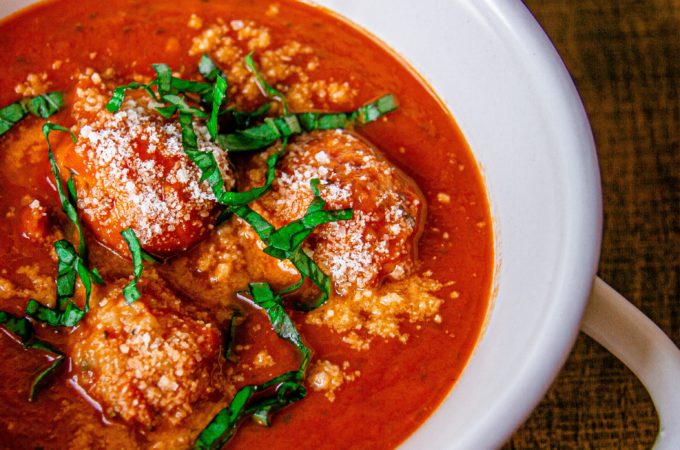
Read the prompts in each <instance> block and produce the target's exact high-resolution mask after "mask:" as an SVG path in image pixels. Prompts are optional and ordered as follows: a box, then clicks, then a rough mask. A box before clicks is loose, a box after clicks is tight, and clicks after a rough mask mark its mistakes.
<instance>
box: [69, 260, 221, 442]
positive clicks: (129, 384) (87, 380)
mask: <svg viewBox="0 0 680 450" xmlns="http://www.w3.org/2000/svg"><path fill="white" fill-rule="evenodd" d="M149 275H152V274H149ZM125 283H126V280H121V281H119V282H116V283H112V284H110V285H107V289H108V290H107V291H106V292H105V293H104V295H103V297H102V298H101V300H99V302H98V304H96V305H94V306H93V308H92V309H91V310H90V312H89V313H88V315H87V316H86V318H85V320H84V322H83V323H82V324H81V326H80V327H79V328H78V329H77V331H76V332H75V333H74V334H73V335H72V336H71V341H70V342H71V356H72V358H73V366H74V372H75V379H76V381H77V382H78V384H79V385H80V386H81V387H82V388H83V389H84V390H85V391H86V392H87V393H88V394H89V395H90V396H91V397H92V398H93V399H94V400H95V401H97V402H98V403H99V405H100V406H101V408H102V411H103V413H104V414H105V415H106V416H107V417H109V418H118V419H122V420H123V421H125V422H127V423H128V424H134V425H138V426H141V427H143V428H144V429H152V428H154V427H156V426H158V425H160V424H161V423H169V424H170V425H172V426H174V425H177V424H178V423H180V422H182V421H183V419H185V418H186V417H187V416H189V415H190V414H191V413H192V412H193V409H194V405H195V403H196V402H198V401H200V400H202V399H206V398H208V397H209V395H210V394H211V393H212V392H215V391H221V392H224V390H225V389H227V385H226V384H225V383H224V381H223V379H222V375H221V372H220V371H219V370H218V369H219V367H220V366H219V365H220V364H221V361H220V358H221V356H220V342H221V338H220V333H219V331H218V329H217V327H216V326H215V325H214V324H213V323H211V322H209V321H208V319H207V317H203V318H197V317H191V316H189V315H188V313H187V312H186V305H184V306H182V305H181V302H180V300H179V299H178V298H177V297H176V296H175V295H174V294H173V293H172V292H171V291H170V290H169V289H167V288H166V287H165V286H164V285H162V284H161V283H160V281H157V280H153V279H150V277H149V276H146V273H145V278H144V279H143V280H141V281H140V282H139V284H138V287H139V289H140V292H141V293H142V297H141V298H140V299H139V300H137V301H136V302H134V303H132V304H127V303H126V302H125V300H124V298H123V294H122V288H123V286H124V285H125ZM196 315H199V314H194V316H196Z"/></svg>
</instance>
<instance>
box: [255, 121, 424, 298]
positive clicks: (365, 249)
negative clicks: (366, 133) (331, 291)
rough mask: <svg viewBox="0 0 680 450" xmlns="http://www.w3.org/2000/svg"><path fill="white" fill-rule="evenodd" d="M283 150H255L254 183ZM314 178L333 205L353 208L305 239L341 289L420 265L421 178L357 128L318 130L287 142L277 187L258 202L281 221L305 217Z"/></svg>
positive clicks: (365, 284) (368, 283)
mask: <svg viewBox="0 0 680 450" xmlns="http://www.w3.org/2000/svg"><path fill="white" fill-rule="evenodd" d="M276 150H279V148H275V149H272V150H270V151H269V152H265V153H263V154H262V155H259V156H258V157H256V159H255V160H256V164H257V168H255V169H252V170H250V171H248V173H247V176H246V178H247V180H246V182H247V183H248V184H249V185H250V186H255V185H258V184H261V183H262V181H263V178H264V172H265V170H264V166H263V165H264V161H265V160H266V157H267V156H268V154H269V153H270V152H271V151H276ZM314 178H318V179H319V180H320V181H321V185H320V187H319V190H320V193H321V197H322V198H323V199H324V200H325V201H326V202H327V205H326V209H342V208H352V209H353V210H354V216H353V218H352V219H351V220H347V221H339V222H334V223H329V224H325V225H321V226H319V227H317V228H316V229H315V231H314V232H313V233H312V235H311V236H310V237H309V239H308V241H307V242H306V245H307V246H308V250H309V251H310V253H311V254H313V259H314V260H315V262H316V263H317V264H318V265H319V266H320V267H321V269H323V270H324V272H326V273H328V274H329V275H330V276H331V278H332V279H333V283H334V287H335V290H336V291H337V293H339V294H340V295H345V294H347V293H348V292H349V290H351V289H353V288H365V287H369V286H371V285H374V284H376V283H377V282H379V281H380V280H381V279H383V278H385V277H388V278H391V279H395V280H399V279H402V278H404V277H406V276H407V275H408V274H409V273H410V272H411V271H412V269H413V261H414V255H413V252H414V248H415V245H416V242H415V241H416V238H417V235H418V230H419V222H420V220H421V215H422V205H423V203H422V201H421V199H420V198H421V196H420V193H419V191H418V188H417V187H416V185H415V183H413V181H412V180H410V179H409V178H408V177H406V175H404V174H403V173H402V172H401V171H399V170H398V169H397V168H396V167H394V166H393V165H391V164H390V163H389V162H388V161H387V160H385V159H384V158H383V157H382V156H381V154H380V153H379V152H378V150H376V149H375V148H374V147H373V146H371V144H369V143H368V142H366V141H365V140H363V139H361V138H359V137H357V136H356V135H354V134H351V133H349V132H346V131H343V130H336V131H322V132H314V133H309V134H307V135H303V136H301V137H299V138H298V139H296V140H295V141H294V142H293V143H291V144H289V145H288V147H287V149H286V154H285V156H284V157H283V159H282V160H281V162H280V165H279V167H278V168H277V176H276V180H275V181H274V184H273V187H272V190H271V192H269V193H268V194H266V195H265V196H263V197H262V198H261V199H259V200H258V201H257V202H255V203H254V204H253V205H252V206H253V209H255V210H256V211H258V212H259V213H260V214H262V215H263V216H264V217H265V218H266V219H267V220H269V221H271V222H272V224H273V225H274V226H276V227H277V228H278V227H281V226H283V225H285V224H286V223H289V222H291V221H293V220H296V219H299V218H300V217H302V216H304V214H305V211H306V209H307V207H308V206H309V204H310V203H311V201H312V199H313V193H312V190H311V189H310V184H309V182H310V180H312V179H314Z"/></svg>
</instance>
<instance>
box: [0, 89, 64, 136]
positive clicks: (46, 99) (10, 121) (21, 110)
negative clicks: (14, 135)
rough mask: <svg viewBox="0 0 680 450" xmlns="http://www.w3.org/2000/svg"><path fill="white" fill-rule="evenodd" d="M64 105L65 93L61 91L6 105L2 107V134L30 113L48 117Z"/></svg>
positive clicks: (0, 132) (0, 117)
mask: <svg viewBox="0 0 680 450" xmlns="http://www.w3.org/2000/svg"><path fill="white" fill-rule="evenodd" d="M62 106H64V94H62V93H61V92H48V93H47V94H43V95H37V96H35V97H30V98H25V99H22V100H19V101H18V102H15V103H12V104H11V105H9V106H5V107H4V108H2V109H0V136H2V135H3V134H5V133H7V132H8V131H9V130H10V129H11V128H12V127H13V126H14V125H16V124H17V123H19V122H20V121H21V119H23V118H24V117H26V115H28V114H32V115H34V116H36V117H41V118H43V119H47V118H48V117H50V116H52V115H53V114H55V113H57V112H58V111H59V110H60V109H61V108H62Z"/></svg>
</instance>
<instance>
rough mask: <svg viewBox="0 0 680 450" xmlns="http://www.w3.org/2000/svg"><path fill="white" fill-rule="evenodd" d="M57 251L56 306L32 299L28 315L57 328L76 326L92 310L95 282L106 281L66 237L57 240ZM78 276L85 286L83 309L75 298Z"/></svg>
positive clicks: (27, 307)
mask: <svg viewBox="0 0 680 450" xmlns="http://www.w3.org/2000/svg"><path fill="white" fill-rule="evenodd" d="M54 249H55V251H56V253H57V259H58V263H57V282H56V285H57V305H56V307H55V308H54V309H52V308H48V307H46V306H44V305H43V304H42V303H40V302H38V301H37V300H34V299H30V300H29V302H28V304H27V305H26V315H27V316H29V317H32V318H34V319H35V320H38V321H40V322H44V323H47V324H48V325H51V326H55V327H72V326H75V325H77V324H78V323H79V322H80V321H81V320H82V319H83V317H85V314H87V312H88V311H89V310H90V296H91V294H92V284H93V283H94V284H103V283H104V280H102V278H101V276H100V275H99V272H97V270H96V269H93V270H89V269H88V268H87V266H86V265H85V262H84V261H83V259H82V258H81V257H80V256H79V255H78V253H76V250H75V248H73V245H72V244H71V243H70V242H69V241H66V240H60V241H57V242H55V243H54ZM76 276H77V277H78V278H80V281H81V283H82V284H83V287H84V288H85V306H84V307H83V309H80V308H79V307H78V306H77V305H76V304H75V302H74V301H73V296H74V294H75V287H76Z"/></svg>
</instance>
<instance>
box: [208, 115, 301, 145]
mask: <svg viewBox="0 0 680 450" xmlns="http://www.w3.org/2000/svg"><path fill="white" fill-rule="evenodd" d="M301 132H302V127H301V126H300V122H299V120H298V119H297V117H296V116H295V115H287V116H282V117H277V118H271V117H270V118H266V119H265V120H264V123H263V124H261V125H256V126H254V127H251V128H246V129H245V130H240V131H236V132H235V133H230V134H222V135H219V136H218V137H217V144H218V145H219V146H220V147H222V148H224V149H225V150H229V151H250V150H260V149H263V148H265V147H269V146H270V145H272V144H273V143H275V142H276V141H277V140H279V139H282V138H286V137H289V136H292V135H294V134H299V133H301Z"/></svg>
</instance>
